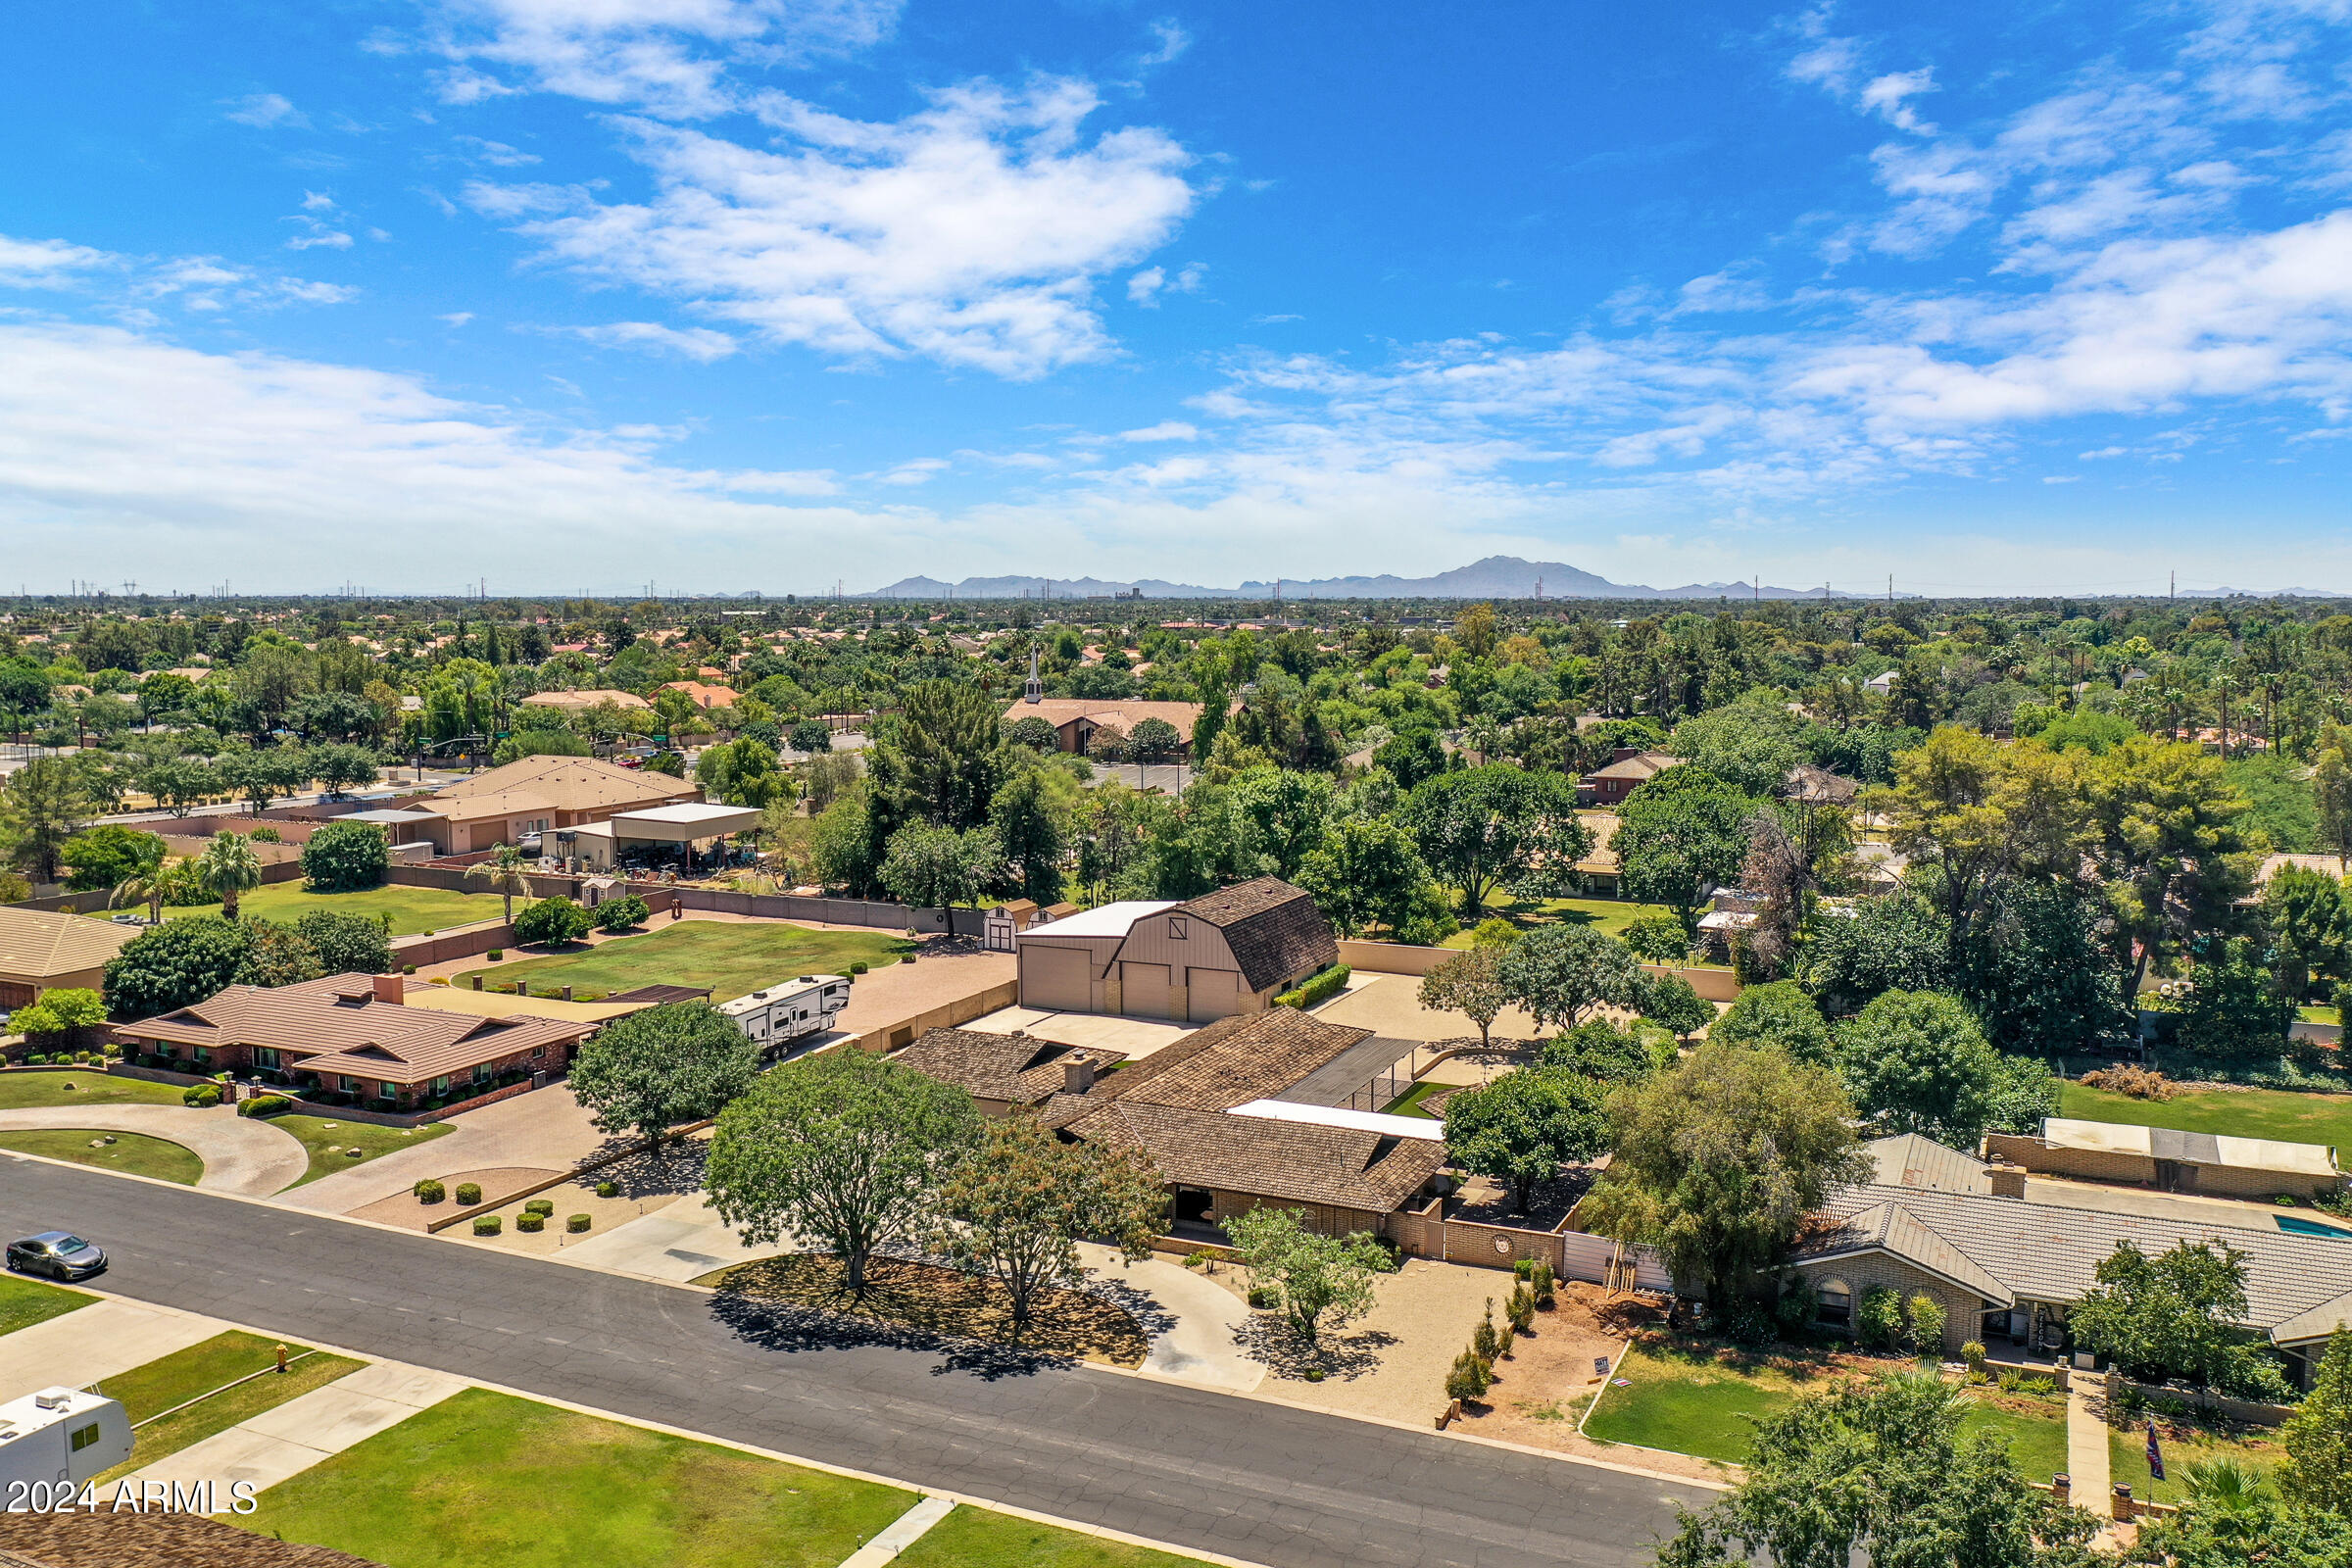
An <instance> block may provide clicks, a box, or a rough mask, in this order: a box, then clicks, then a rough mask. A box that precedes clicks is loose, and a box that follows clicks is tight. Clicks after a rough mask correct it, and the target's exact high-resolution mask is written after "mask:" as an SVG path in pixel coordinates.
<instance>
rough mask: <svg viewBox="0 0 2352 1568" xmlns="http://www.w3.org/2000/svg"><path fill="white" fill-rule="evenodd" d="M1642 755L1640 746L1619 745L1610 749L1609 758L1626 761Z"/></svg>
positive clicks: (1614, 760)
mask: <svg viewBox="0 0 2352 1568" xmlns="http://www.w3.org/2000/svg"><path fill="white" fill-rule="evenodd" d="M1641 755H1642V748H1641V747H1639V746H1618V747H1613V748H1611V749H1610V752H1609V760H1610V761H1612V762H1624V761H1629V760H1632V759H1634V758H1637V757H1640V756H1641Z"/></svg>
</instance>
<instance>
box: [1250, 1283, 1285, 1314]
mask: <svg viewBox="0 0 2352 1568" xmlns="http://www.w3.org/2000/svg"><path fill="white" fill-rule="evenodd" d="M1281 1304H1282V1293H1281V1292H1280V1291H1278V1290H1276V1289H1275V1288H1274V1287H1273V1286H1271V1285H1252V1286H1250V1305H1251V1306H1254V1307H1256V1308H1257V1309H1258V1310H1259V1311H1261V1312H1271V1311H1272V1310H1274V1308H1276V1307H1278V1306H1280V1305H1281Z"/></svg>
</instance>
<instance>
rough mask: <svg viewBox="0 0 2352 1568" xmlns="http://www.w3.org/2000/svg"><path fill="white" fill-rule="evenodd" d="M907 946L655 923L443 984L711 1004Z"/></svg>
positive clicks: (860, 934) (776, 927)
mask: <svg viewBox="0 0 2352 1568" xmlns="http://www.w3.org/2000/svg"><path fill="white" fill-rule="evenodd" d="M915 946H916V944H914V943H911V942H908V941H907V940H906V939H905V938H903V937H887V936H879V935H876V934H874V933H872V932H869V931H810V930H808V929H806V928H804V927H801V926H797V925H787V924H785V923H783V922H782V921H777V920H745V921H732V920H679V921H675V922H672V921H667V920H663V921H661V922H660V923H658V924H656V925H655V926H653V928H652V929H650V930H648V931H646V932H644V933H643V934H642V935H638V936H632V937H619V938H616V939H614V940H613V941H611V942H602V943H598V944H597V945H596V946H595V947H583V948H578V949H575V950H573V951H572V952H570V953H558V954H550V955H548V956H545V957H539V958H520V959H514V960H511V961H508V962H503V963H493V964H487V965H485V966H483V967H482V968H479V969H468V970H467V971H466V973H464V974H461V975H458V976H456V977H454V978H453V979H452V980H451V981H450V984H451V985H453V986H460V987H465V986H470V985H472V984H473V976H475V975H477V974H478V975H480V976H482V984H483V985H484V986H486V987H512V986H513V985H514V984H515V981H517V980H520V981H525V982H527V983H528V984H529V985H530V988H531V989H532V990H533V991H535V992H553V991H555V990H556V989H558V988H559V987H562V986H570V987H571V988H572V992H571V995H572V1000H573V1001H575V1002H593V1001H596V1000H598V999H600V998H603V997H607V996H610V995H611V994H612V993H613V992H615V991H633V990H635V989H636V988H637V987H639V986H650V985H671V986H709V987H710V988H711V1001H713V1002H728V1001H732V1000H733V999H734V998H736V997H740V996H744V995H747V994H749V993H751V992H754V991H757V990H759V989H760V987H762V986H766V985H772V984H773V983H775V982H776V981H778V980H790V979H792V978H793V977H794V976H796V975H804V974H846V973H848V971H849V966H850V965H851V964H853V963H859V962H862V963H865V964H867V965H869V966H871V967H873V968H877V969H879V968H880V967H882V966H883V965H884V964H886V963H896V962H898V960H899V956H900V955H902V954H905V953H907V952H910V951H912V950H913V949H914V947H915Z"/></svg>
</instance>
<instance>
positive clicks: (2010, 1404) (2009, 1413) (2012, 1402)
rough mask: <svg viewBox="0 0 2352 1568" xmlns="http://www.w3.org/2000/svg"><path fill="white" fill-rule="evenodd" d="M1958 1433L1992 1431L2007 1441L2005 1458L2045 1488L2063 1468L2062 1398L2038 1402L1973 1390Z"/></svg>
mask: <svg viewBox="0 0 2352 1568" xmlns="http://www.w3.org/2000/svg"><path fill="white" fill-rule="evenodd" d="M1960 1430H1961V1432H1962V1433H1964V1434H1966V1433H1972V1432H1979V1431H1987V1430H1989V1431H1992V1432H1995V1433H1998V1434H1999V1435H2000V1436H2001V1437H2003V1438H2006V1439H2007V1440H2008V1442H2009V1457H2010V1458H2012V1459H2014V1460H2016V1461H2017V1467H2018V1469H2019V1470H2021V1471H2023V1472H2024V1473H2025V1477H2026V1479H2027V1480H2028V1481H2038V1482H2040V1483H2041V1484H2042V1485H2044V1486H2047V1485H2049V1480H2050V1477H2052V1476H2054V1475H2056V1474H2057V1473H2058V1472H2059V1471H2061V1470H2064V1469H2065V1468H2066V1397H2065V1396H2064V1395H2058V1396H2054V1397H2050V1398H2047V1399H2039V1398H2035V1397H2033V1396H2032V1395H1997V1396H1996V1395H1993V1394H1991V1393H1989V1392H1988V1391H1986V1390H1982V1389H1980V1390H1977V1391H1975V1392H1973V1393H1972V1394H1971V1395H1970V1396H1969V1410H1968V1414H1967V1416H1966V1417H1964V1418H1963V1419H1962V1421H1961V1423H1960Z"/></svg>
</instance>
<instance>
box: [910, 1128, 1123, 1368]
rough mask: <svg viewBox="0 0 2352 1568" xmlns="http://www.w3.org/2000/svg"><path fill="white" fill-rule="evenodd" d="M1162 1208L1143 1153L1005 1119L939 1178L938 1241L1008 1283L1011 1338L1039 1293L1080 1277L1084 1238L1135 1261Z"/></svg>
mask: <svg viewBox="0 0 2352 1568" xmlns="http://www.w3.org/2000/svg"><path fill="white" fill-rule="evenodd" d="M1167 1206H1168V1196H1167V1188H1166V1186H1165V1184H1164V1182H1163V1180H1162V1178H1161V1176H1160V1173H1159V1171H1158V1170H1157V1169H1156V1168H1155V1167H1154V1166H1153V1165H1152V1162H1151V1160H1150V1159H1148V1158H1147V1157H1145V1156H1144V1155H1143V1154H1142V1153H1141V1152H1138V1151H1136V1150H1132V1149H1114V1148H1107V1147H1105V1146H1103V1145H1101V1144H1090V1143H1064V1142H1062V1141H1061V1140H1060V1139H1058V1138H1056V1137H1055V1136H1054V1134H1053V1133H1052V1132H1050V1131H1048V1130H1047V1129H1046V1128H1045V1127H1044V1126H1042V1125H1041V1124H1040V1123H1039V1122H1038V1120H1037V1118H1036V1117H1034V1116H1029V1115H1013V1116H1005V1117H1001V1118H999V1119H997V1120H995V1121H992V1122H990V1123H989V1124H988V1126H987V1129H986V1130H985V1131H984V1132H983V1133H982V1134H981V1136H980V1140H979V1142H978V1143H977V1144H976V1145H975V1146H974V1147H973V1149H972V1151H971V1152H970V1153H969V1154H968V1155H967V1156H966V1157H965V1158H964V1159H963V1160H962V1161H961V1162H960V1163H958V1164H957V1165H956V1166H955V1167H954V1169H953V1170H952V1171H951V1172H950V1173H949V1175H948V1177H947V1179H946V1181H945V1182H944V1183H942V1185H941V1188H940V1194H939V1212H940V1217H941V1218H942V1220H944V1221H945V1224H944V1225H943V1227H942V1229H941V1232H940V1236H939V1238H938V1240H939V1243H940V1247H941V1250H944V1251H945V1252H946V1253H947V1255H948V1256H950V1257H952V1258H954V1259H955V1260H956V1261H957V1262H958V1263H961V1264H962V1265H963V1266H965V1267H966V1268H969V1269H972V1270H974V1271H976V1272H980V1273H984V1274H987V1275H989V1276H990V1277H992V1278H993V1279H995V1280H996V1281H997V1283H998V1284H1000V1285H1002V1286H1004V1287H1005V1296H1006V1299H1008V1300H1009V1301H1010V1303H1011V1306H1012V1323H1013V1331H1014V1333H1015V1335H1016V1336H1017V1335H1018V1333H1019V1331H1020V1329H1021V1328H1022V1327H1023V1326H1025V1325H1026V1324H1027V1323H1028V1322H1029V1320H1030V1318H1031V1316H1032V1315H1033V1313H1034V1312H1035V1310H1036V1305H1037V1299H1038V1296H1039V1295H1040V1293H1042V1292H1043V1291H1044V1290H1045V1289H1046V1288H1047V1287H1048V1286H1053V1285H1068V1284H1075V1283H1076V1282H1077V1281H1079V1280H1080V1279H1082V1278H1083V1277H1084V1274H1085V1271H1084V1269H1083V1268H1082V1267H1081V1266H1080V1263H1079V1256H1078V1245H1077V1244H1078V1243H1079V1242H1080V1241H1084V1240H1093V1241H1107V1242H1109V1243H1110V1244H1111V1245H1112V1246H1113V1247H1116V1248H1117V1249H1118V1250H1119V1252H1120V1255H1121V1256H1122V1257H1124V1258H1126V1259H1127V1261H1129V1262H1131V1263H1134V1262H1141V1261H1143V1260H1144V1259H1145V1258H1147V1257H1150V1256H1151V1255H1152V1238H1153V1237H1154V1236H1156V1235H1158V1234H1159V1230H1160V1224H1159V1222H1160V1220H1161V1219H1162V1217H1163V1216H1164V1215H1165V1214H1166V1212H1167Z"/></svg>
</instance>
